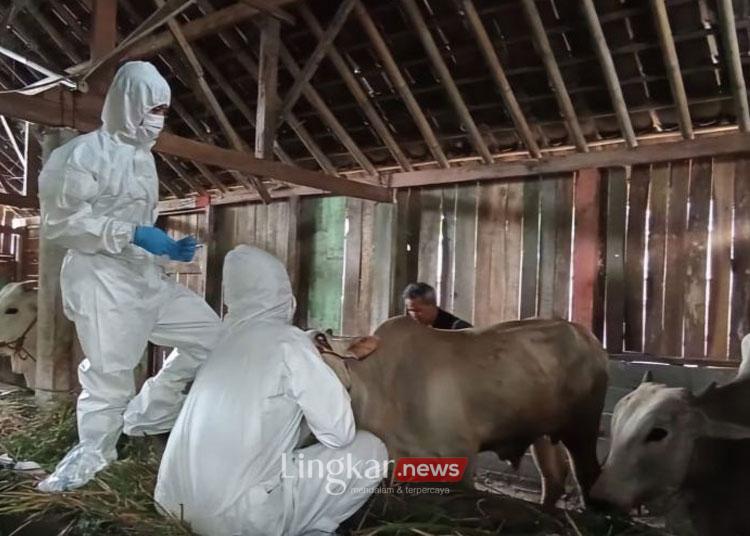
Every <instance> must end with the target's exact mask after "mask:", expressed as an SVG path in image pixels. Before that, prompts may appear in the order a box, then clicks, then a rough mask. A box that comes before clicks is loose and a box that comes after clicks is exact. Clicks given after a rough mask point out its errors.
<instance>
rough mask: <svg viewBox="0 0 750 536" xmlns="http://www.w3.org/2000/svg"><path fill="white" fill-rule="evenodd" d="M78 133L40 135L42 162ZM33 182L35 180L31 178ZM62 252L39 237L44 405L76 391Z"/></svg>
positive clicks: (39, 385)
mask: <svg viewBox="0 0 750 536" xmlns="http://www.w3.org/2000/svg"><path fill="white" fill-rule="evenodd" d="M76 134H77V133H76V132H75V131H73V130H69V129H58V128H55V129H48V130H46V131H45V132H44V134H43V135H42V159H43V160H44V161H46V160H47V158H49V155H50V153H51V152H52V151H53V150H54V149H55V148H57V147H59V146H60V145H62V144H63V143H65V142H66V141H68V140H69V139H71V138H72V137H74V136H75V135H76ZM32 180H38V178H37V177H34V178H33V179H32ZM64 256H65V249H64V248H62V247H60V246H57V245H54V244H52V243H50V242H49V241H48V240H46V239H45V238H44V237H43V236H42V235H41V234H40V237H39V296H38V313H37V315H38V316H37V355H36V399H37V401H38V402H40V403H42V404H47V403H51V402H55V401H57V400H61V399H64V398H67V396H68V394H69V392H70V391H71V390H73V389H74V388H75V387H76V380H75V370H76V365H77V363H76V359H75V352H74V338H75V337H74V333H75V328H74V326H73V323H72V322H70V321H69V320H68V319H67V318H65V315H64V314H63V308H62V296H61V293H60V268H61V267H62V261H63V257H64Z"/></svg>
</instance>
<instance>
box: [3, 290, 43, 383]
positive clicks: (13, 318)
mask: <svg viewBox="0 0 750 536" xmlns="http://www.w3.org/2000/svg"><path fill="white" fill-rule="evenodd" d="M34 285H35V282H34V281H24V282H21V283H9V284H7V285H5V286H4V287H3V288H2V289H0V318H1V319H0V358H2V356H6V357H9V358H10V364H11V370H13V372H14V373H16V374H23V376H24V379H25V380H26V385H27V386H28V387H29V388H31V389H33V388H34V386H35V377H36V313H37V291H36V289H35V288H34Z"/></svg>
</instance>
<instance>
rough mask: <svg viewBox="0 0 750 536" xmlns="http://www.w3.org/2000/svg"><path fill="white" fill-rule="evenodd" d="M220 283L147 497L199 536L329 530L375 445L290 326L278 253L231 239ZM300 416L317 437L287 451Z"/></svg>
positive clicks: (380, 454)
mask: <svg viewBox="0 0 750 536" xmlns="http://www.w3.org/2000/svg"><path fill="white" fill-rule="evenodd" d="M223 284H224V296H225V301H226V304H227V307H228V315H227V316H226V317H225V319H224V330H223V333H222V337H221V339H220V341H219V343H218V344H217V346H216V348H215V350H214V351H213V353H212V354H211V357H210V359H208V361H207V362H206V364H205V365H204V366H203V367H202V368H201V370H200V371H199V372H198V375H197V377H196V379H195V383H194V384H193V387H192V389H191V391H190V393H189V395H188V397H187V400H186V401H185V405H184V407H183V409H182V413H180V416H179V418H178V419H177V423H176V424H175V427H174V429H173V430H172V433H171V435H170V437H169V441H168V442H167V448H166V450H165V452H164V457H163V458H162V462H161V467H160V468H159V476H158V480H157V484H156V491H155V500H156V503H157V504H158V505H159V506H160V507H161V508H162V509H163V510H165V511H166V513H168V514H169V515H172V516H174V517H176V518H178V519H184V520H185V521H187V522H188V523H190V525H191V527H192V529H193V530H194V531H196V532H197V533H198V534H201V535H204V536H235V535H242V536H266V535H282V534H283V535H291V536H294V535H297V534H314V533H321V532H323V533H324V532H333V531H334V530H335V529H336V527H338V525H339V524H340V523H341V522H342V521H344V520H345V519H347V518H348V517H350V516H351V515H352V514H354V513H355V512H356V511H357V509H358V508H359V507H360V506H362V505H363V504H364V503H365V501H366V500H367V499H368V497H369V494H370V492H372V491H373V490H374V489H375V488H376V487H377V485H378V483H379V482H380V480H381V479H382V477H383V476H384V475H385V472H386V466H387V451H386V448H385V445H384V444H383V443H382V442H381V441H380V439H378V438H377V437H375V436H374V435H372V434H370V433H369V432H364V431H360V432H356V433H355V428H354V416H353V414H352V408H351V399H350V398H349V393H348V392H347V391H346V389H345V388H344V386H343V384H342V383H341V382H340V381H339V379H338V377H337V376H336V375H335V374H334V373H333V371H332V370H331V369H330V368H329V367H328V366H327V365H326V364H325V362H324V361H323V360H322V358H321V357H320V355H319V354H318V353H317V351H316V349H315V347H314V346H313V345H312V343H311V342H310V340H309V339H308V337H307V336H306V335H305V334H304V333H303V332H302V331H300V330H299V329H297V328H295V327H293V326H292V325H291V320H292V316H293V314H294V308H295V301H294V297H293V295H292V289H291V285H290V283H289V277H288V276H287V273H286V270H285V269H284V266H283V265H282V264H281V262H280V261H279V260H278V259H276V258H275V257H273V256H272V255H270V254H268V253H266V252H265V251H262V250H260V249H257V248H254V247H251V246H245V245H242V246H238V247H236V248H235V249H234V250H232V251H231V252H230V253H229V254H228V255H227V256H226V259H225V262H224V283H223ZM303 417H304V420H305V422H306V423H307V426H309V429H310V430H311V431H312V433H313V434H314V435H315V436H316V437H317V439H318V441H319V443H317V444H314V445H312V446H309V447H307V448H304V449H296V448H295V447H296V445H297V444H298V440H299V439H300V435H301V430H302V429H303V428H304V427H303V426H302V423H303ZM344 465H346V466H351V465H357V466H358V469H357V470H355V471H353V472H351V473H346V472H344V471H342V469H343V466H344ZM321 467H322V468H324V469H325V468H331V472H330V473H327V472H325V471H323V472H319V470H320V469H321ZM300 468H302V470H300ZM305 468H312V469H313V470H311V471H309V472H308V470H307V469H305ZM375 468H377V470H375Z"/></svg>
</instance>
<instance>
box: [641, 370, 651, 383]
mask: <svg viewBox="0 0 750 536" xmlns="http://www.w3.org/2000/svg"><path fill="white" fill-rule="evenodd" d="M652 381H654V375H653V373H652V372H651V371H650V370H647V371H646V373H645V374H644V375H643V378H641V383H650V382H652Z"/></svg>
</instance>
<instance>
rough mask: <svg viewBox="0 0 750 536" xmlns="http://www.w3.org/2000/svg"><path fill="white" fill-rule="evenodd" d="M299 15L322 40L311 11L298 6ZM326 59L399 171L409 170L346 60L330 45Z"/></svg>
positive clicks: (403, 155) (391, 135) (318, 26)
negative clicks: (393, 159) (394, 160)
mask: <svg viewBox="0 0 750 536" xmlns="http://www.w3.org/2000/svg"><path fill="white" fill-rule="evenodd" d="M299 14H300V15H301V16H302V18H303V19H305V22H306V23H307V25H308V27H309V28H310V30H311V31H312V33H313V35H315V36H316V37H317V38H318V39H320V38H322V37H323V27H322V26H321V25H320V23H319V22H318V19H316V18H315V15H313V13H312V11H310V8H308V7H307V6H306V5H305V4H304V3H302V4H300V5H299ZM328 58H329V59H330V60H331V62H332V63H333V66H334V67H336V70H337V71H338V73H339V76H340V77H341V79H342V80H343V81H344V83H345V84H346V86H347V87H348V88H349V91H350V92H351V94H352V96H353V97H354V99H355V100H356V101H357V104H358V105H359V107H360V108H361V110H362V112H363V113H364V114H365V116H366V117H367V119H368V121H370V124H371V125H372V128H374V129H375V132H377V134H378V136H379V137H380V139H381V140H382V141H383V143H384V144H385V146H386V147H387V148H388V150H389V151H390V153H391V154H392V155H393V158H395V159H396V162H398V164H399V165H400V166H401V169H403V170H404V171H409V170H411V162H409V159H408V158H407V157H406V155H405V154H404V152H403V151H402V150H401V148H400V147H399V146H398V143H396V140H395V139H394V137H393V134H391V131H390V129H389V128H388V126H387V125H386V124H385V122H384V121H383V118H382V117H380V114H378V112H377V110H375V107H374V106H373V105H372V102H370V99H369V98H368V97H367V94H366V93H365V91H364V89H362V86H361V85H360V84H359V82H358V81H357V79H356V77H355V76H354V74H353V73H352V71H351V69H350V68H349V66H348V65H347V63H346V60H345V59H344V57H343V56H342V55H341V53H340V52H339V51H338V49H337V48H336V45H335V44H331V46H330V48H329V49H328Z"/></svg>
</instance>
